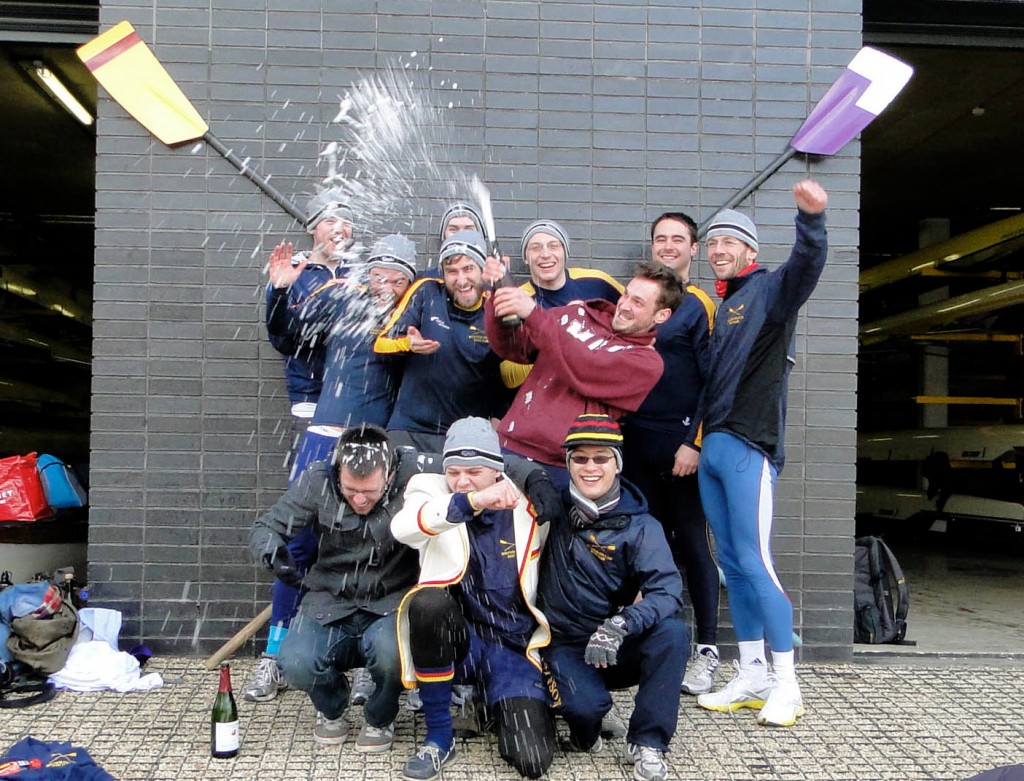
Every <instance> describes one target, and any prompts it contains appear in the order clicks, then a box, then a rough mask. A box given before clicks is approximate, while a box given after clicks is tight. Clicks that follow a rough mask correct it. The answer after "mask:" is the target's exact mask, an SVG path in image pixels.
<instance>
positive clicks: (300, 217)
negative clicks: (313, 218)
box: [203, 130, 306, 224]
mask: <svg viewBox="0 0 1024 781" xmlns="http://www.w3.org/2000/svg"><path fill="white" fill-rule="evenodd" d="M203 140H204V141H205V142H206V143H207V144H209V145H210V146H212V147H213V148H214V149H215V150H216V151H217V152H218V153H219V154H220V155H221V156H222V157H223V158H224V159H225V160H227V161H228V162H229V163H231V165H233V166H234V167H235V168H237V169H238V171H239V173H241V174H242V176H244V177H245V178H246V179H248V180H249V181H251V182H252V183H253V184H255V185H256V186H257V187H259V188H260V189H261V190H263V192H265V193H266V194H267V195H269V196H270V200H272V201H273V202H274V203H276V204H277V205H278V206H280V207H281V208H282V209H284V210H285V211H286V212H288V214H290V215H291V216H292V217H294V218H295V220H296V222H298V223H300V224H303V223H305V222H306V215H305V214H303V213H302V210H301V209H299V207H298V206H296V205H295V204H294V203H292V202H291V201H289V200H288V199H287V198H285V197H284V195H282V194H281V193H280V192H279V191H278V190H277V189H275V188H274V187H273V185H271V184H270V182H268V181H267V180H266V179H264V178H263V177H262V176H260V175H259V174H258V173H256V172H255V171H253V170H252V169H251V168H250V167H249V166H247V165H246V164H245V161H244V160H242V158H240V157H239V156H238V155H236V154H235V153H234V152H233V151H231V150H230V149H228V148H227V146H225V144H224V142H223V141H221V140H220V139H219V138H217V136H215V135H214V134H213V131H211V130H207V131H206V133H204V134H203Z"/></svg>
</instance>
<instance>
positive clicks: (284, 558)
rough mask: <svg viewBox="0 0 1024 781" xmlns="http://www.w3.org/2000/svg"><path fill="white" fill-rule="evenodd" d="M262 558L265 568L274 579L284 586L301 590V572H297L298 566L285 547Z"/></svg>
mask: <svg viewBox="0 0 1024 781" xmlns="http://www.w3.org/2000/svg"><path fill="white" fill-rule="evenodd" d="M263 558H264V560H265V561H266V562H267V566H268V567H270V570H271V571H272V572H273V573H274V577H275V578H277V579H278V580H280V581H281V582H282V583H284V584H285V585H286V586H291V587H292V588H302V572H301V571H300V570H299V565H298V564H296V563H295V557H293V556H292V552H291V551H290V550H288V547H287V546H286V545H282V546H281V547H279V548H278V549H277V550H275V551H274V552H273V553H268V554H267V555H266V556H264V557H263Z"/></svg>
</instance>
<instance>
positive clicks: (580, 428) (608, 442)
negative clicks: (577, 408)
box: [562, 412, 623, 450]
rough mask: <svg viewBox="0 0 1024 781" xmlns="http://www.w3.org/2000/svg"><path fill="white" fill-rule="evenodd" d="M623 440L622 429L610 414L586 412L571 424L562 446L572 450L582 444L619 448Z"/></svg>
mask: <svg viewBox="0 0 1024 781" xmlns="http://www.w3.org/2000/svg"><path fill="white" fill-rule="evenodd" d="M622 441H623V440H622V429H620V428H619V424H618V423H616V422H615V421H614V420H613V419H612V418H611V417H610V416H608V415H604V414H597V413H592V412H585V413H584V414H582V415H580V416H579V417H578V418H576V420H574V421H573V423H572V425H571V426H569V433H568V434H566V435H565V442H563V443H562V447H564V448H565V449H566V450H572V449H573V448H576V447H579V446H580V445H601V446H603V447H610V448H614V449H616V450H619V449H621V448H622Z"/></svg>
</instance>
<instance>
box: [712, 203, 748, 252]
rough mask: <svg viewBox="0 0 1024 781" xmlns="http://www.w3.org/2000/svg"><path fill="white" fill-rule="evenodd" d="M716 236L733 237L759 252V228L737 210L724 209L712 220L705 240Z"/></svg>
mask: <svg viewBox="0 0 1024 781" xmlns="http://www.w3.org/2000/svg"><path fill="white" fill-rule="evenodd" d="M715 236H732V237H733V238H734V239H739V240H740V241H742V242H743V243H744V244H746V245H747V246H748V247H750V248H751V249H752V250H754V252H757V250H758V246H757V226H756V225H754V223H753V222H751V221H750V218H749V217H748V216H747V215H745V214H742V213H741V212H738V211H736V210H735V209H723V210H722V211H720V212H719V213H718V214H716V215H715V216H714V217H713V218H712V219H711V224H710V225H708V230H707V233H705V234H704V238H705V239H711V238H714V237H715Z"/></svg>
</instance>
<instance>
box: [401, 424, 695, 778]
mask: <svg viewBox="0 0 1024 781" xmlns="http://www.w3.org/2000/svg"><path fill="white" fill-rule="evenodd" d="M504 473H505V462H504V460H503V458H502V455H501V450H500V448H499V446H498V435H497V433H496V432H495V431H494V429H493V428H492V427H491V425H490V423H489V422H488V421H487V420H484V419H483V418H475V417H469V418H462V419H460V420H457V421H455V422H454V423H453V424H452V426H451V428H450V429H449V431H448V433H447V436H446V438H445V443H444V474H443V475H426V474H423V475H416V476H415V477H413V478H412V479H411V480H410V481H409V487H408V488H407V489H406V492H405V502H404V506H403V508H402V510H401V511H400V512H399V513H398V514H396V515H395V518H394V520H393V521H392V523H391V530H392V532H393V533H394V535H395V537H396V538H397V539H398V540H400V541H401V542H404V543H405V544H407V545H409V546H411V547H412V548H416V549H417V550H419V552H420V579H419V585H418V586H416V587H415V588H413V589H412V590H411V591H410V592H409V594H408V596H407V597H406V598H405V599H403V601H402V605H401V607H400V608H399V621H398V631H399V637H400V647H401V653H402V665H403V677H404V681H405V684H406V686H412V685H418V686H419V690H420V698H421V699H422V701H423V716H424V721H425V723H426V735H425V738H424V742H423V744H422V745H421V746H420V747H419V749H418V750H417V751H416V753H415V754H414V755H413V756H412V757H411V758H410V759H409V760H408V761H407V762H406V763H405V767H404V768H403V775H404V777H405V778H406V779H410V780H411V781H422V779H430V778H433V777H435V776H436V775H437V774H438V773H439V772H440V770H441V768H442V767H443V766H445V765H446V764H448V763H449V762H451V761H452V760H453V759H454V758H455V742H454V736H453V728H452V716H451V711H450V710H449V704H450V701H451V695H452V687H453V684H454V683H456V682H459V683H467V682H476V683H477V684H478V686H479V688H480V689H481V690H482V692H483V696H484V703H485V705H486V706H487V708H488V709H489V711H490V715H491V717H492V718H493V719H494V726H495V730H496V732H497V735H498V749H499V753H500V754H501V756H502V758H503V759H505V760H506V761H507V762H509V763H510V764H511V765H512V766H513V767H514V768H515V769H516V770H518V771H519V773H520V774H521V775H523V776H526V777H528V778H537V777H539V776H540V775H541V774H543V773H544V772H545V771H546V770H547V768H548V766H549V765H550V764H551V760H552V757H553V755H554V744H555V730H554V722H553V720H552V718H551V714H550V711H549V708H548V694H547V689H546V687H545V685H544V679H543V676H542V674H541V659H540V654H539V649H540V648H542V647H543V646H545V645H547V643H548V640H549V639H550V631H549V629H548V622H547V619H546V618H545V617H544V614H543V613H542V612H541V611H540V610H538V609H537V606H536V594H537V578H538V569H539V564H540V556H541V550H542V548H543V545H544V539H545V537H546V536H547V528H548V527H547V525H539V524H538V522H536V521H535V520H534V515H535V513H536V510H535V509H534V508H533V506H532V505H531V504H530V503H529V502H528V501H527V499H526V498H525V497H524V495H523V494H522V493H521V492H520V491H519V489H518V488H517V487H516V486H515V485H513V483H512V481H511V480H509V479H507V478H506V476H505V474H504ZM531 478H532V479H528V480H526V481H525V487H526V490H527V493H528V494H529V495H530V497H531V498H532V499H534V501H538V500H537V497H538V495H539V493H540V491H539V489H538V485H537V482H536V481H540V482H543V483H546V485H547V491H546V493H547V496H548V505H549V506H556V507H557V494H555V492H554V488H553V486H551V484H550V479H549V478H548V477H547V475H546V474H545V473H544V472H543V470H541V469H536V470H535V471H534V472H533V473H532V474H531ZM538 503H540V502H538ZM677 578H678V575H677ZM678 690H679V686H678V682H677V683H676V691H677V692H678ZM598 721H599V722H600V717H598Z"/></svg>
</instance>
